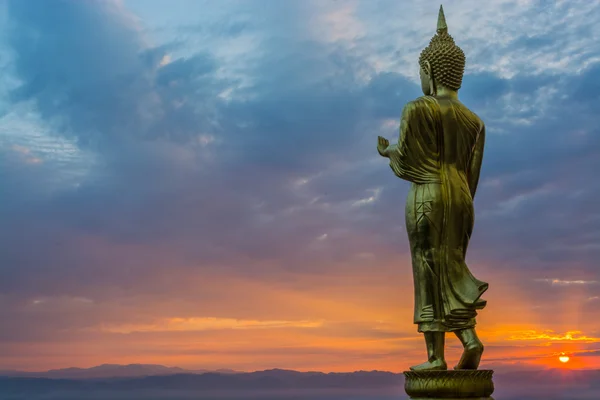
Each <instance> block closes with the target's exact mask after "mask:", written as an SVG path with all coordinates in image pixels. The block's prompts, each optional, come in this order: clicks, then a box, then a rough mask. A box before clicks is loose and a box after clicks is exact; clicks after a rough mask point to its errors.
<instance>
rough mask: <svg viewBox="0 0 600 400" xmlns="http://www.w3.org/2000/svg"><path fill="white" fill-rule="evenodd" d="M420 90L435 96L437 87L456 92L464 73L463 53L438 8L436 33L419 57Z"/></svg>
mask: <svg viewBox="0 0 600 400" xmlns="http://www.w3.org/2000/svg"><path fill="white" fill-rule="evenodd" d="M419 65H420V67H421V68H420V75H421V88H422V89H423V93H424V94H425V95H435V94H436V92H437V89H438V88H439V87H444V88H446V89H449V90H453V91H458V89H460V87H461V84H462V78H463V74H464V71H465V53H463V51H462V50H461V48H460V47H458V46H457V45H456V44H455V43H454V39H453V38H452V36H450V35H449V34H448V26H447V25H446V18H445V17H444V9H443V8H442V6H440V12H439V15H438V23H437V33H436V34H435V35H434V36H433V38H431V41H430V42H429V46H427V47H426V48H425V49H424V50H423V51H422V52H421V55H420V56H419Z"/></svg>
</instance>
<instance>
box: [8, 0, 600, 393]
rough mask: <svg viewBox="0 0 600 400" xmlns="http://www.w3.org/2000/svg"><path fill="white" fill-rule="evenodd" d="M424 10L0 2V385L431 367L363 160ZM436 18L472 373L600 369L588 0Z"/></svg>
mask: <svg viewBox="0 0 600 400" xmlns="http://www.w3.org/2000/svg"><path fill="white" fill-rule="evenodd" d="M27 3H29V4H27ZM34 3H35V5H34ZM171 3H177V5H176V6H174V5H173V4H171ZM421 3H422V4H421ZM440 3H441V2H437V3H431V2H411V1H398V0H378V1H372V0H339V1H318V0H310V1H307V0H286V1H283V0H244V1H239V0H230V1H197V0H178V1H177V2H169V1H167V0H106V1H52V2H51V1H38V2H35V1H33V0H31V1H29V2H27V1H24V0H8V1H4V2H2V6H0V15H1V16H2V18H0V25H1V26H0V29H1V30H2V32H3V35H2V39H1V40H0V54H1V57H0V59H1V60H0V65H1V66H2V73H1V74H0V81H1V82H0V305H1V307H0V321H2V323H0V370H24V371H39V370H48V369H57V368H69V367H85V368H87V367H93V366H97V365H101V364H161V365H167V366H177V367H181V368H188V369H220V368H227V369H233V370H237V371H255V370H261V369H271V368H284V369H294V370H299V371H324V372H329V371H337V372H342V371H354V370H381V371H393V372H402V371H405V370H406V369H407V368H408V367H409V366H410V365H414V364H417V363H421V362H424V361H426V358H427V352H426V348H425V343H424V338H423V335H422V334H420V333H419V332H417V326H416V325H414V324H413V318H414V314H415V310H414V308H413V306H414V283H413V274H412V264H411V254H410V246H409V243H408V238H407V229H406V219H405V201H406V198H407V194H408V192H409V190H410V187H411V185H410V184H409V183H408V182H405V181H403V180H401V179H399V178H397V177H395V176H394V174H393V172H392V171H391V170H390V168H389V165H388V163H387V162H386V161H385V160H382V159H381V157H380V156H379V154H378V153H377V149H376V143H377V142H376V139H377V136H379V135H381V136H385V137H387V138H389V139H390V141H391V142H397V140H398V139H399V126H400V118H401V115H402V108H403V106H404V104H406V103H407V102H408V101H411V100H413V99H415V98H417V97H419V96H421V95H422V89H421V82H420V80H419V61H418V60H419V54H420V52H421V50H422V49H423V48H424V47H425V46H427V44H428V41H429V39H430V38H431V36H432V35H433V34H434V33H435V30H436V20H437V15H438V10H439V6H440ZM475 4H476V6H475ZM444 7H445V15H446V18H447V24H448V27H449V32H451V34H452V36H453V38H454V40H456V43H457V44H458V45H460V46H461V47H462V48H463V49H464V51H465V53H466V59H467V66H466V69H465V71H466V72H465V76H464V80H463V82H462V86H461V89H460V95H459V96H460V99H461V101H462V102H464V104H465V105H467V106H468V108H469V109H471V110H473V112H475V113H476V114H477V115H478V116H479V117H481V119H482V120H483V121H484V122H485V124H486V139H485V141H486V142H485V146H486V148H485V156H484V160H483V166H482V169H481V178H480V181H479V184H478V187H477V196H476V197H475V199H474V212H475V225H474V230H473V235H472V238H471V239H470V240H471V242H470V245H469V247H468V252H467V264H468V266H469V269H470V270H471V272H472V273H473V275H474V276H476V277H477V278H478V279H481V280H482V281H485V282H488V283H489V290H488V291H487V292H486V293H485V294H484V295H483V298H484V299H485V300H487V306H486V307H485V309H483V310H481V311H480V312H479V314H478V316H477V328H476V329H477V334H478V335H479V337H480V338H481V340H482V341H483V343H484V346H485V353H484V355H483V359H482V367H483V368H493V369H494V370H497V371H502V370H507V369H517V370H519V369H523V370H530V369H533V370H536V371H538V370H557V371H558V374H559V375H560V374H563V375H568V374H569V373H571V371H573V370H580V369H581V370H583V369H600V319H599V318H598V310H600V269H599V268H598V259H599V257H600V248H599V246H598V239H599V236H598V233H599V232H600V214H599V211H598V198H600V184H598V182H599V180H598V171H600V132H599V130H598V129H599V127H600V113H598V112H597V110H598V102H599V100H598V93H599V89H600V87H599V86H598V84H597V82H600V46H599V45H598V41H597V38H598V34H597V33H598V29H599V27H600V25H599V24H598V21H600V2H598V1H589V0H569V1H555V2H552V1H549V2H539V1H519V0H502V1H489V2H483V1H481V2H475V1H472V0H470V1H467V0H453V1H451V2H450V1H449V2H448V5H446V4H444ZM446 7H447V8H446ZM588 33H589V34H588ZM432 143H433V142H432ZM432 165H433V164H432ZM428 168H429V167H428ZM436 168H437V167H436ZM465 193H466V192H465ZM461 251H462V250H461ZM446 343H447V349H446V355H447V358H448V365H449V366H451V367H453V366H454V365H455V363H456V362H457V361H458V360H459V359H460V357H461V354H462V351H463V347H462V345H461V343H460V341H459V340H458V339H457V337H456V336H455V335H454V334H452V333H449V334H448V335H447V339H446ZM498 398H500V397H498Z"/></svg>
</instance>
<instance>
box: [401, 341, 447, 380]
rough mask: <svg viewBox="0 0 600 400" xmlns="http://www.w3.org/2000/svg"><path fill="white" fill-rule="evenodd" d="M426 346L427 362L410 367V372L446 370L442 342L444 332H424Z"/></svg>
mask: <svg viewBox="0 0 600 400" xmlns="http://www.w3.org/2000/svg"><path fill="white" fill-rule="evenodd" d="M424 335H425V344H426V346H427V356H428V360H427V362H424V363H423V364H419V365H415V366H414V367H410V369H411V370H412V371H443V370H447V369H448V366H447V365H446V360H445V359H444V342H445V339H446V336H445V335H446V332H424Z"/></svg>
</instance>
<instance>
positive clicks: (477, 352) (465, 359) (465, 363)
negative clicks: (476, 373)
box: [454, 341, 483, 369]
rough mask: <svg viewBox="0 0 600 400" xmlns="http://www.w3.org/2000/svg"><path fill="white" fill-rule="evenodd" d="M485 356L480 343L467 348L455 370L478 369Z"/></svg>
mask: <svg viewBox="0 0 600 400" xmlns="http://www.w3.org/2000/svg"><path fill="white" fill-rule="evenodd" d="M482 354H483V344H481V342H480V341H477V342H475V343H472V344H469V345H467V346H465V350H464V351H463V354H462V357H461V358H460V361H459V362H458V364H456V366H455V367H454V369H477V368H479V362H480V361H481V355H482Z"/></svg>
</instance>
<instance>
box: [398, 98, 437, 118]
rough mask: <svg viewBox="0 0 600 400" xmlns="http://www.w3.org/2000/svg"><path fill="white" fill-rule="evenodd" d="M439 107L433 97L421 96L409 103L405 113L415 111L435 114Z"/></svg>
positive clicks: (405, 107)
mask: <svg viewBox="0 0 600 400" xmlns="http://www.w3.org/2000/svg"><path fill="white" fill-rule="evenodd" d="M436 107H438V103H437V101H436V99H435V97H433V96H421V97H417V98H416V99H414V100H412V101H409V102H408V103H406V105H405V106H404V113H405V114H408V113H411V112H414V111H417V110H419V111H421V112H423V111H425V112H433V110H434V109H436Z"/></svg>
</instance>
